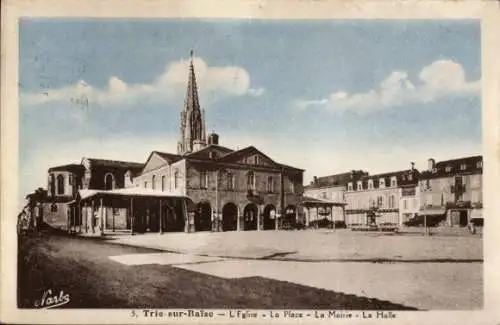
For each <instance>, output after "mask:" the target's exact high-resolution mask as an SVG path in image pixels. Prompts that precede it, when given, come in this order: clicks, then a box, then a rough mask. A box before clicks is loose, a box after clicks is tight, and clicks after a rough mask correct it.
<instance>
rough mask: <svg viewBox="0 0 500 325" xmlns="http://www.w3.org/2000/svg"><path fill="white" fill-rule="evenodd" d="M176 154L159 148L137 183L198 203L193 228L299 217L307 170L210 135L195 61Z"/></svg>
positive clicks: (267, 225)
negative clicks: (201, 101)
mask: <svg viewBox="0 0 500 325" xmlns="http://www.w3.org/2000/svg"><path fill="white" fill-rule="evenodd" d="M180 122H181V123H180V139H179V142H178V145H177V153H176V154H173V153H165V152H159V151H154V152H152V153H151V155H150V156H149V158H148V159H147V161H146V163H145V165H144V168H143V170H142V172H141V174H140V175H138V176H137V177H136V178H134V181H133V184H134V186H135V187H140V188H145V189H152V190H155V191H166V192H173V193H178V194H181V195H185V196H187V197H189V198H190V199H191V200H192V201H193V202H194V204H195V206H196V209H195V215H194V220H193V221H192V222H191V224H190V230H194V231H204V230H214V231H220V230H223V231H227V230H255V229H262V230H264V229H275V227H276V224H277V223H276V222H275V219H274V218H275V216H283V218H282V219H279V220H289V221H290V222H292V221H294V220H296V217H297V214H298V212H299V210H298V204H299V203H300V201H301V198H302V194H303V187H302V184H303V172H304V170H302V169H299V168H295V167H291V166H287V165H284V164H281V163H278V162H276V161H274V160H273V159H272V158H270V157H269V156H267V155H266V154H264V153H263V152H261V151H259V150H258V149H257V148H255V147H253V146H249V147H246V148H243V149H239V150H233V149H230V148H227V147H224V146H222V145H221V144H220V143H219V135H217V134H215V133H211V134H208V135H207V134H206V126H205V114H204V111H203V110H202V109H201V107H200V101H199V97H198V89H197V85H196V75H195V69H194V66H193V62H192V60H191V63H190V65H189V76H188V84H187V91H186V97H185V104H184V109H183V111H182V112H181V121H180Z"/></svg>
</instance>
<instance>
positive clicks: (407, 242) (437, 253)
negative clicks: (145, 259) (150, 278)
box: [113, 228, 483, 262]
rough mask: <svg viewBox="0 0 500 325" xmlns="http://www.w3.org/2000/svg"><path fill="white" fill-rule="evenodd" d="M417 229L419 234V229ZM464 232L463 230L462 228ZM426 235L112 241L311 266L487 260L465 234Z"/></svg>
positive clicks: (183, 236) (246, 234)
mask: <svg viewBox="0 0 500 325" xmlns="http://www.w3.org/2000/svg"><path fill="white" fill-rule="evenodd" d="M417 230H418V229H417ZM459 230H460V229H459ZM433 231H434V232H435V235H433V236H422V235H421V234H419V233H410V232H405V233H401V234H393V233H390V234H384V233H366V232H353V231H350V230H336V231H319V230H318V231H315V230H310V231H309V230H307V231H232V232H219V233H212V232H199V233H192V234H188V233H168V234H163V235H159V234H156V233H147V234H141V235H136V236H129V235H125V236H123V235H122V236H114V238H113V241H114V242H117V243H123V244H128V245H136V246H141V247H149V248H155V249H162V250H166V251H174V252H183V253H190V254H198V255H199V254H203V255H208V256H225V257H227V256H229V257H240V258H264V257H269V256H274V257H276V256H281V259H289V260H308V261H339V260H344V261H345V260H357V261H363V260H364V261H370V260H390V261H463V262H465V261H466V262H481V261H482V260H483V240H482V238H481V236H472V235H470V234H467V233H466V232H465V231H463V230H462V231H461V234H457V233H456V231H457V230H456V229H452V228H445V229H442V230H441V233H439V232H438V230H437V229H434V230H433Z"/></svg>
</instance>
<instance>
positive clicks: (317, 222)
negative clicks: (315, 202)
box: [316, 206, 319, 228]
mask: <svg viewBox="0 0 500 325" xmlns="http://www.w3.org/2000/svg"><path fill="white" fill-rule="evenodd" d="M318 226H319V208H318V206H316V228H319V227H318Z"/></svg>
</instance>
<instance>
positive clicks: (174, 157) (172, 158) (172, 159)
mask: <svg viewBox="0 0 500 325" xmlns="http://www.w3.org/2000/svg"><path fill="white" fill-rule="evenodd" d="M153 152H154V153H156V154H158V155H159V156H160V157H162V158H163V159H165V160H166V161H168V162H169V163H173V162H176V161H178V160H181V159H182V156H181V155H176V154H173V153H168V152H160V151H153Z"/></svg>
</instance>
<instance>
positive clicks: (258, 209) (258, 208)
mask: <svg viewBox="0 0 500 325" xmlns="http://www.w3.org/2000/svg"><path fill="white" fill-rule="evenodd" d="M257 231H260V205H257Z"/></svg>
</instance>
